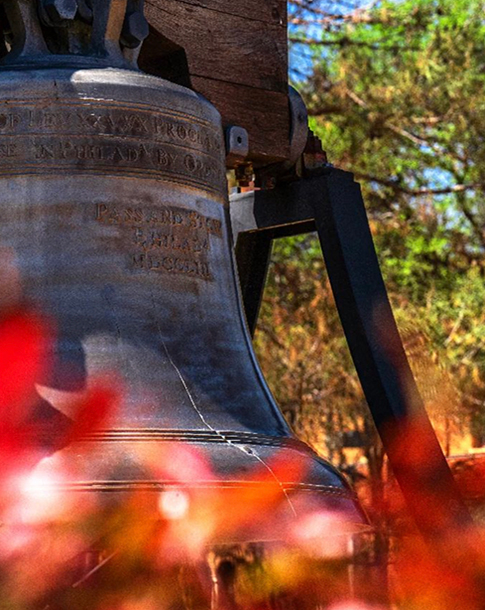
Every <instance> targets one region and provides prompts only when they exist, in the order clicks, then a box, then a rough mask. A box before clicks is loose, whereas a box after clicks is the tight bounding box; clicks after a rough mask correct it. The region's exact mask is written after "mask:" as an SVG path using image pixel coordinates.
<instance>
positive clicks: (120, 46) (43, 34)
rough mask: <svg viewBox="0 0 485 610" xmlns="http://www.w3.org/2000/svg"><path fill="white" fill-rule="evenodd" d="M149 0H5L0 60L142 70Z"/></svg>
mask: <svg viewBox="0 0 485 610" xmlns="http://www.w3.org/2000/svg"><path fill="white" fill-rule="evenodd" d="M143 3H144V0H0V64H1V65H6V66H8V65H16V64H32V63H33V64H36V63H54V64H62V63H74V64H76V65H91V66H93V65H98V66H99V65H100V66H113V67H124V68H130V67H131V68H136V67H137V64H136V62H137V59H138V53H139V50H140V48H141V45H142V43H143V41H144V40H145V38H146V37H147V35H148V23H147V21H146V19H145V17H144V13H143Z"/></svg>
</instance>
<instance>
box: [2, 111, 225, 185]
mask: <svg viewBox="0 0 485 610" xmlns="http://www.w3.org/2000/svg"><path fill="white" fill-rule="evenodd" d="M46 105H47V104H43V103H42V100H39V101H38V103H37V104H35V105H33V104H32V103H30V104H29V103H22V102H17V103H16V107H15V108H13V109H12V107H11V105H9V108H8V110H7V109H3V110H2V109H1V108H0V138H1V142H0V174H9V175H15V174H26V173H43V172H49V173H51V172H53V171H56V170H57V171H60V172H62V171H69V172H72V171H73V170H74V171H77V172H88V173H98V174H103V175H112V174H116V175H120V174H121V175H127V176H132V175H136V176H139V177H153V178H158V177H159V178H163V179H164V180H169V181H172V182H176V183H178V184H185V185H187V186H192V187H195V188H202V189H203V190H207V191H211V192H220V190H221V187H223V184H224V179H225V175H224V167H223V164H221V154H222V151H221V148H222V143H221V142H220V138H219V137H218V131H217V130H216V129H215V128H214V127H213V126H211V125H210V124H209V123H207V122H205V121H202V120H200V119H197V118H196V117H191V116H190V115H183V114H181V113H177V112H173V113H171V112H170V111H164V112H157V111H156V110H153V108H150V109H147V108H144V107H143V106H141V105H137V106H131V105H123V104H116V105H115V104H113V103H112V102H111V103H110V104H109V105H108V104H106V105H103V103H102V102H98V101H97V102H96V103H95V104H91V105H90V104H87V103H81V102H74V101H73V102H71V103H69V104H67V103H62V104H61V103H59V104H56V105H55V106H52V105H50V106H49V107H48V108H46Z"/></svg>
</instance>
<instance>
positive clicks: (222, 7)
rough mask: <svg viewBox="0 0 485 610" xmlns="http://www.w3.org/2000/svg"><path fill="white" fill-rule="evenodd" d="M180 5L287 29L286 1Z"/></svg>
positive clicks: (201, 0) (215, 0) (202, 0)
mask: <svg viewBox="0 0 485 610" xmlns="http://www.w3.org/2000/svg"><path fill="white" fill-rule="evenodd" d="M150 3H151V4H155V5H156V4H158V5H161V4H160V0H151V1H150ZM179 3H180V4H188V5H189V6H198V7H202V8H206V9H210V10H212V11H219V12H220V13H227V14H229V15H239V16H240V17H244V18H245V19H254V20H256V21H265V22H266V23H272V24H274V25H281V26H282V27H284V28H286V22H287V2H286V0H244V1H241V0H179Z"/></svg>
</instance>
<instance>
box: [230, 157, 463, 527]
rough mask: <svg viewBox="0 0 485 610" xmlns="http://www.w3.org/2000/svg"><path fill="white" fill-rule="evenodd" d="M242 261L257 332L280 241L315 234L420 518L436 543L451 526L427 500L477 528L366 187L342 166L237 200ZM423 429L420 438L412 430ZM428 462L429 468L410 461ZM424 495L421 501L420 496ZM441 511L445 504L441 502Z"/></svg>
mask: <svg viewBox="0 0 485 610" xmlns="http://www.w3.org/2000/svg"><path fill="white" fill-rule="evenodd" d="M231 220H232V227H233V233H234V236H235V240H237V247H236V258H237V260H238V268H239V275H240V279H241V288H242V296H243V301H244V305H245V308H246V313H247V319H248V325H249V328H250V329H251V330H252V331H254V328H255V326H256V322H257V316H258V311H259V304H260V302H261V297H262V293H263V290H264V282H265V278H266V270H267V266H268V261H269V256H270V252H271V242H272V240H273V239H275V238H277V237H282V236H285V235H296V234H301V233H307V232H309V231H314V230H316V231H317V232H318V236H319V239H320V244H321V247H322V250H323V255H324V258H325V263H326V266H327V271H328V275H329V278H330V282H331V285H332V290H333V293H334V296H335V301H336V304H337V308H338V312H339V315H340V319H341V321H342V326H343V329H344V333H345V336H346V339H347V342H348V345H349V348H350V351H351V354H352V358H353V361H354V364H355V368H356V369H357V373H358V375H359V378H360V382H361V384H362V388H363V390H364V393H365V396H366V399H367V402H368V405H369V408H370V410H371V413H372V416H373V419H374V421H375V424H376V426H377V429H378V431H379V434H380V436H381V439H382V442H383V445H384V449H385V450H386V453H387V455H388V457H389V462H390V464H391V467H392V469H393V471H394V474H395V476H396V479H397V481H398V483H399V485H400V487H401V489H402V491H403V494H404V496H405V498H406V501H407V504H408V505H409V508H410V511H411V513H412V514H413V517H414V519H415V521H416V523H417V525H418V527H419V528H420V529H421V531H422V532H423V533H424V534H426V535H428V536H434V537H436V536H437V535H438V536H439V535H441V534H442V533H443V521H442V519H439V518H435V517H434V516H432V515H430V514H429V512H430V506H434V505H433V503H431V505H430V504H428V503H427V502H423V500H424V499H426V498H430V497H431V496H433V497H434V498H435V500H436V499H437V498H439V503H440V509H441V514H443V513H446V515H447V518H448V520H449V521H448V525H449V524H450V523H451V524H452V525H454V526H457V525H459V526H460V527H463V526H468V525H471V523H472V519H471V516H470V514H469V512H468V509H467V508H466V506H465V504H464V502H463V501H462V499H461V497H460V494H459V492H458V490H457V488H456V486H455V483H454V480H453V476H452V474H451V471H450V469H449V467H448V464H447V462H446V459H445V457H444V454H443V452H442V450H441V447H440V445H439V442H438V439H437V437H436V434H435V432H434V430H433V428H432V426H431V423H430V421H429V418H428V416H427V414H426V411H425V408H424V404H423V401H422V399H421V396H420V394H419V391H418V388H417V386H416V382H415V380H414V377H413V374H412V372H411V369H410V366H409V363H408V360H407V357H406V354H405V352H404V348H403V345H402V341H401V338H400V336H399V332H398V329H397V326H396V323H395V320H394V316H393V313H392V309H391V306H390V303H389V299H388V296H387V291H386V287H385V285H384V281H383V278H382V274H381V271H380V267H379V263H378V260H377V256H376V252H375V248H374V243H373V240H372V235H371V232H370V228H369V224H368V220H367V215H366V211H365V206H364V202H363V199H362V194H361V191H360V186H359V184H357V183H356V182H354V179H353V175H352V174H350V173H348V172H344V171H341V170H338V169H335V168H333V167H327V168H324V169H323V170H322V171H321V172H320V175H318V176H315V177H312V178H308V179H302V180H298V181H295V182H291V183H288V184H284V185H281V186H279V187H277V188H275V189H273V190H267V191H263V190H261V191H253V192H249V193H243V194H238V195H234V196H232V198H231ZM416 422H419V436H418V435H414V436H413V435H412V434H411V435H410V434H409V429H410V425H412V424H415V423H416ZM400 438H402V439H405V442H406V447H405V448H404V453H408V452H409V455H413V452H416V453H414V455H420V456H423V462H424V463H423V464H422V467H419V468H418V467H416V465H415V464H414V465H413V464H411V463H410V461H409V460H406V459H403V447H402V445H400V444H399V443H396V440H397V439H400ZM418 491H419V493H422V498H421V500H419V499H417V498H416V494H417V492H418ZM435 504H436V502H435Z"/></svg>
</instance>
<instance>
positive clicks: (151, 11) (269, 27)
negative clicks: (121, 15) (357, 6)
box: [139, 0, 290, 166]
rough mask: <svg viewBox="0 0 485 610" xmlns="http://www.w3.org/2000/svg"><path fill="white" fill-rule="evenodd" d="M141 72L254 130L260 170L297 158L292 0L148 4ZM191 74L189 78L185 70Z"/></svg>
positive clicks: (158, 0)
mask: <svg viewBox="0 0 485 610" xmlns="http://www.w3.org/2000/svg"><path fill="white" fill-rule="evenodd" d="M145 6H146V9H145V13H146V16H147V18H148V21H149V23H150V26H151V31H150V35H149V37H148V39H147V41H146V43H145V45H144V47H143V49H142V52H141V55H140V60H139V63H140V67H141V68H142V69H143V70H145V71H147V72H151V73H152V74H156V75H157V76H162V77H164V78H168V79H169V80H175V81H177V82H180V83H181V84H184V85H188V86H191V87H192V88H193V89H194V90H196V91H198V92H199V93H201V94H202V95H204V96H205V97H206V98H207V99H209V101H211V102H212V103H213V104H214V105H215V106H216V108H217V109H218V110H219V112H221V114H222V119H223V123H224V125H225V126H227V125H238V126H241V127H244V128H245V129H246V130H247V131H248V133H249V147H250V148H249V150H250V152H249V161H252V162H253V163H254V165H255V166H264V165H269V164H271V163H277V162H281V161H285V160H286V159H288V156H289V132H290V113H289V107H288V43H287V9H286V0H239V1H238V2H231V1H230V0H146V4H145ZM184 71H185V74H181V72H184Z"/></svg>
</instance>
